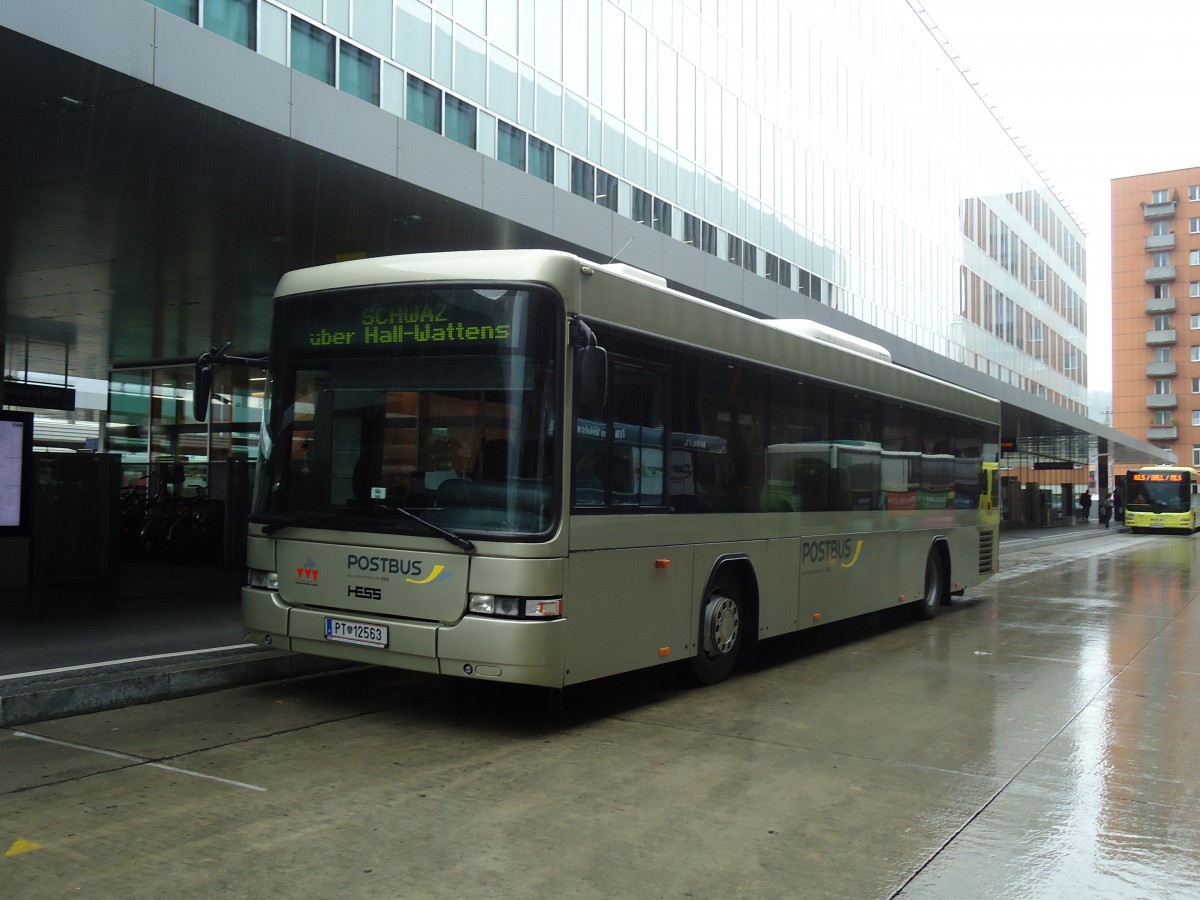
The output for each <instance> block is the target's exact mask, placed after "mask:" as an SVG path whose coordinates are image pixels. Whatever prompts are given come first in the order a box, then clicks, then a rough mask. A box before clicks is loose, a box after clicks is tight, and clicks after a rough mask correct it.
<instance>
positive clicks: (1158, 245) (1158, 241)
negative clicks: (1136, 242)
mask: <svg viewBox="0 0 1200 900" xmlns="http://www.w3.org/2000/svg"><path fill="white" fill-rule="evenodd" d="M1146 249H1147V250H1174V249H1175V232H1173V231H1172V232H1171V233H1170V234H1150V235H1147V236H1146Z"/></svg>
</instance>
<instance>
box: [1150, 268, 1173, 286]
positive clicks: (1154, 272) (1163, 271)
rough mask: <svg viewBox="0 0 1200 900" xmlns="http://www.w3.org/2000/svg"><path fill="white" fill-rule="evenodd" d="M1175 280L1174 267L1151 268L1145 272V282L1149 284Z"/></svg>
mask: <svg viewBox="0 0 1200 900" xmlns="http://www.w3.org/2000/svg"><path fill="white" fill-rule="evenodd" d="M1174 280H1175V267H1174V266H1151V267H1150V268H1148V269H1147V270H1146V281H1148V282H1151V283H1159V282H1163V281H1174Z"/></svg>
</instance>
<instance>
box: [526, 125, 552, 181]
mask: <svg viewBox="0 0 1200 900" xmlns="http://www.w3.org/2000/svg"><path fill="white" fill-rule="evenodd" d="M529 174H530V175H534V176H536V177H538V178H540V179H542V181H548V182H550V183H551V184H554V147H553V146H552V145H550V144H547V143H546V142H545V141H539V140H538V139H537V138H535V137H534V136H533V135H530V136H529Z"/></svg>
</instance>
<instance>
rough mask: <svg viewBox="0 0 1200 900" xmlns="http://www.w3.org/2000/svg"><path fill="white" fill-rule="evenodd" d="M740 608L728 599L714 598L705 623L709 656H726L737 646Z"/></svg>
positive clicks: (705, 646) (705, 647) (705, 640)
mask: <svg viewBox="0 0 1200 900" xmlns="http://www.w3.org/2000/svg"><path fill="white" fill-rule="evenodd" d="M738 624H739V619H738V607H737V604H736V603H734V602H733V600H731V599H730V598H728V597H720V596H718V597H714V598H713V599H712V602H711V603H709V604H708V610H707V613H706V615H705V621H704V650H705V652H706V653H708V655H709V656H724V655H725V654H726V653H729V652H730V651H731V650H732V649H733V648H734V646H735V645H736V644H737V636H738Z"/></svg>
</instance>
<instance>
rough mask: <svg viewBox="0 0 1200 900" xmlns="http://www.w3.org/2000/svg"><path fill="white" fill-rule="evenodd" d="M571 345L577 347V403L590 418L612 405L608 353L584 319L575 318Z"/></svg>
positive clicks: (571, 326) (572, 321) (571, 328)
mask: <svg viewBox="0 0 1200 900" xmlns="http://www.w3.org/2000/svg"><path fill="white" fill-rule="evenodd" d="M570 336H571V346H572V347H574V348H575V403H576V405H577V406H578V407H579V409H578V413H582V414H583V415H589V414H594V413H597V412H599V411H600V410H603V409H604V404H605V403H607V402H608V351H607V350H605V349H604V348H603V347H601V346H600V344H599V342H598V341H597V340H596V333H595V332H594V331H592V329H591V328H589V327H588V324H587V322H585V321H583V319H582V318H581V317H580V316H575V317H573V318H572V319H571V325H570Z"/></svg>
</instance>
